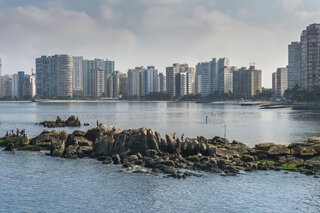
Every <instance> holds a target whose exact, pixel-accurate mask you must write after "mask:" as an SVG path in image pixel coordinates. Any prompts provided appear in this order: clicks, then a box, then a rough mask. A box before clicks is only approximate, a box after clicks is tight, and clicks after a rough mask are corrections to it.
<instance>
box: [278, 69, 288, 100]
mask: <svg viewBox="0 0 320 213" xmlns="http://www.w3.org/2000/svg"><path fill="white" fill-rule="evenodd" d="M287 89H288V68H278V69H277V91H276V97H278V98H280V97H283V96H284V92H285V91H286V90H287Z"/></svg>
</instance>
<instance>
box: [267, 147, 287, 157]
mask: <svg viewBox="0 0 320 213" xmlns="http://www.w3.org/2000/svg"><path fill="white" fill-rule="evenodd" d="M267 154H268V155H287V154H290V149H288V148H287V146H286V145H275V146H271V147H270V148H269V149H268V151H267Z"/></svg>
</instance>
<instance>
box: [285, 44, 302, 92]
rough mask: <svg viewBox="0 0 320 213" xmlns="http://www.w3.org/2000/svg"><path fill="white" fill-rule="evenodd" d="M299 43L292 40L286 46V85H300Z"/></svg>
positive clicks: (290, 87) (290, 86) (291, 86)
mask: <svg viewBox="0 0 320 213" xmlns="http://www.w3.org/2000/svg"><path fill="white" fill-rule="evenodd" d="M300 69H301V45H300V42H292V43H291V44H289V46H288V87H289V89H292V88H293V87H295V86H300Z"/></svg>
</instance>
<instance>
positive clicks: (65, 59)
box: [54, 55, 73, 98]
mask: <svg viewBox="0 0 320 213" xmlns="http://www.w3.org/2000/svg"><path fill="white" fill-rule="evenodd" d="M54 58H55V65H56V70H57V97H58V98H71V97H72V94H73V93H72V72H73V57H72V56H70V55H55V56H54Z"/></svg>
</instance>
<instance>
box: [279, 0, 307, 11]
mask: <svg viewBox="0 0 320 213" xmlns="http://www.w3.org/2000/svg"><path fill="white" fill-rule="evenodd" d="M303 1H304V0H278V4H279V5H280V6H281V8H282V9H283V10H284V11H292V10H294V9H296V8H297V7H299V6H300V5H301V4H302V3H303Z"/></svg>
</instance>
